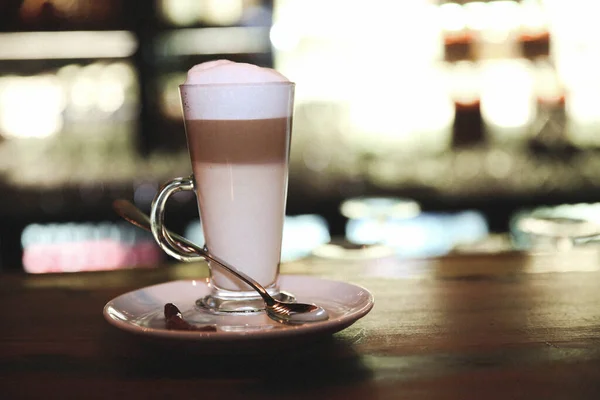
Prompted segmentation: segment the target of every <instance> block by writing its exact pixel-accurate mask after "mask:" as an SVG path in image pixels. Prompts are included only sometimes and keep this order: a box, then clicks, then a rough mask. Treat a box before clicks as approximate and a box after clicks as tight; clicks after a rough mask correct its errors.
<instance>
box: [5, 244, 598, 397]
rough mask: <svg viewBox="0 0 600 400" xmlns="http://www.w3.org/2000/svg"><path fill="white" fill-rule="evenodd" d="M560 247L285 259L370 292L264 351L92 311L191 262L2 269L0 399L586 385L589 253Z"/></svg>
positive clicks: (488, 392)
mask: <svg viewBox="0 0 600 400" xmlns="http://www.w3.org/2000/svg"><path fill="white" fill-rule="evenodd" d="M561 257H562V258H561ZM561 257H556V256H550V257H545V258H544V257H542V258H539V257H537V258H535V259H532V258H531V257H524V256H522V255H518V254H509V255H505V256H496V257H447V258H444V259H438V260H428V261H411V262H408V261H398V260H393V259H382V260H363V261H356V260H355V261H344V262H340V261H336V262H334V261H331V260H308V261H302V262H297V263H293V264H289V265H286V266H284V268H283V272H284V273H291V274H310V275H314V276H322V277H329V278H333V279H344V280H347V281H350V282H354V283H358V284H360V285H363V286H365V287H366V288H368V289H369V290H370V291H371V292H372V293H373V295H374V296H375V307H374V309H373V311H372V312H371V313H370V314H369V315H367V316H366V317H365V318H364V319H362V320H360V321H358V322H357V323H356V324H355V325H353V326H352V327H350V328H348V329H346V330H345V331H342V332H340V333H338V334H335V335H334V336H333V337H330V338H325V339H319V340H318V341H316V342H311V343H306V344H303V345H301V346H291V347H290V348H288V349H287V350H285V351H277V352H274V353H273V352H268V351H266V352H265V354H262V355H261V354H229V355H220V356H215V355H212V356H211V355H206V354H202V352H201V351H200V352H198V351H197V349H194V348H193V346H191V347H190V348H189V349H186V348H181V347H178V346H169V345H164V344H155V343H151V342H147V341H143V340H140V339H139V338H137V337H135V336H133V335H130V334H127V333H124V332H121V331H119V330H118V329H116V328H115V327H113V326H111V325H109V324H108V323H107V322H106V321H105V320H104V319H103V317H102V308H103V306H104V304H105V303H106V302H107V301H109V300H110V299H112V298H113V297H115V296H117V295H119V294H121V293H123V292H126V291H129V290H132V289H135V288H139V287H142V286H145V285H148V284H153V283H159V282H164V281H168V280H174V279H187V278H192V277H193V278H196V277H199V276H202V275H204V274H205V273H206V269H205V267H204V266H203V265H175V266H169V267H161V268H157V269H151V270H135V271H134V270H130V271H118V272H102V273H79V274H69V275H48V276H24V275H6V274H5V275H0V305H1V306H2V318H1V321H2V322H0V326H1V329H0V399H12V398H22V397H28V398H77V399H79V398H81V399H84V398H103V399H104V398H140V399H148V398H171V399H192V398H200V399H213V398H223V399H235V398H242V397H244V398H262V399H269V398H278V399H279V398H286V399H287V398H310V399H315V398H323V399H369V398H380V399H387V398H401V399H404V398H423V399H467V398H475V399H503V400H505V399H549V398H569V399H600V290H599V287H600V272H598V266H597V264H600V263H598V260H597V257H596V258H593V257H590V256H588V257H586V258H585V261H582V260H579V261H577V260H578V259H577V258H576V257H567V256H561ZM561 260H562V261H561ZM568 260H571V262H568ZM573 260H575V262H573ZM561 263H562V266H561ZM548 271H553V272H548ZM557 271H558V272H557ZM540 272H541V273H540Z"/></svg>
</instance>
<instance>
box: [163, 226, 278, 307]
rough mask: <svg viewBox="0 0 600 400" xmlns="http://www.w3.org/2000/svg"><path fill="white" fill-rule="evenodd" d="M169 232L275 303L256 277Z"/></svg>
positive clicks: (265, 299)
mask: <svg viewBox="0 0 600 400" xmlns="http://www.w3.org/2000/svg"><path fill="white" fill-rule="evenodd" d="M167 232H168V233H169V235H171V237H172V238H173V239H175V240H176V241H177V242H179V243H181V244H183V245H184V246H185V247H188V248H190V249H192V250H193V251H194V252H195V253H197V254H199V255H201V256H202V257H204V258H206V259H208V260H210V261H212V262H215V263H217V264H219V265H220V266H221V267H222V268H224V269H226V270H227V271H229V272H230V273H232V274H233V275H235V276H237V277H238V278H239V279H241V280H242V281H244V282H245V283H247V284H248V285H249V286H251V287H252V289H254V290H256V291H257V292H258V294H260V296H261V297H262V298H263V300H264V301H265V303H267V305H271V304H273V298H272V297H271V295H270V294H269V293H268V292H267V290H266V289H265V288H264V287H263V286H262V285H261V284H259V283H258V282H256V281H255V280H254V279H252V278H251V277H249V276H248V275H246V274H245V273H243V272H242V271H240V270H238V269H237V268H235V267H233V266H231V265H228V264H227V263H226V262H225V261H222V260H219V259H218V258H216V257H215V256H213V255H211V254H210V253H209V252H208V249H207V248H206V247H204V248H201V247H200V246H198V245H197V244H195V243H194V242H191V241H189V240H188V239H186V238H184V237H183V236H181V235H178V234H177V233H174V232H171V231H169V230H167Z"/></svg>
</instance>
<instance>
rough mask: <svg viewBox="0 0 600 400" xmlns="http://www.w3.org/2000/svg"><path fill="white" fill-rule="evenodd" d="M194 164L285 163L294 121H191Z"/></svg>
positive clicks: (189, 143) (189, 121) (188, 127)
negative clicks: (289, 133) (290, 131)
mask: <svg viewBox="0 0 600 400" xmlns="http://www.w3.org/2000/svg"><path fill="white" fill-rule="evenodd" d="M185 125H186V133H187V138H188V145H189V149H190V153H191V158H192V162H194V163H196V162H202V163H218V164H264V163H279V162H285V160H286V157H287V152H288V151H289V143H288V137H289V135H288V132H289V130H290V129H291V120H290V118H271V119H258V120H231V121H229V120H187V121H186V122H185Z"/></svg>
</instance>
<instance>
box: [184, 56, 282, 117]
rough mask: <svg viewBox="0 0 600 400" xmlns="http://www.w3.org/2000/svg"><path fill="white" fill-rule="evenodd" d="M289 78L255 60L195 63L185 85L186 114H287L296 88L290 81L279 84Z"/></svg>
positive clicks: (205, 115)
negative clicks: (260, 65) (248, 61)
mask: <svg viewBox="0 0 600 400" xmlns="http://www.w3.org/2000/svg"><path fill="white" fill-rule="evenodd" d="M285 82H289V80H288V79H287V78H286V77H285V76H283V75H281V74H280V73H279V72H277V71H275V70H273V69H270V68H262V67H258V66H256V65H252V64H245V63H234V62H232V61H228V60H216V61H209V62H205V63H202V64H198V65H195V66H194V67H192V68H191V69H190V70H189V71H188V74H187V79H186V81H185V84H184V85H182V86H181V98H182V103H183V112H184V116H185V118H186V119H211V120H246V119H252V120H254V119H266V118H281V117H287V116H289V115H291V111H292V101H293V92H290V87H289V85H284V84H277V83H285ZM262 83H264V84H265V85H256V84H262ZM292 90H293V89H292Z"/></svg>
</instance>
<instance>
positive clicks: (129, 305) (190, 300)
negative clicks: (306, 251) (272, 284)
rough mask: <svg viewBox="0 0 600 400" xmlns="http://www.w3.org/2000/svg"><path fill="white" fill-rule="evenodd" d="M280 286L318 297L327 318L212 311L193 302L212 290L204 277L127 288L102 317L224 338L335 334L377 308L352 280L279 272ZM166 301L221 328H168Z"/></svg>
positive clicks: (176, 334)
mask: <svg viewBox="0 0 600 400" xmlns="http://www.w3.org/2000/svg"><path fill="white" fill-rule="evenodd" d="M279 286H280V288H281V289H282V290H283V291H286V292H289V293H292V294H294V295H295V296H296V299H297V301H299V302H303V303H304V302H305V303H315V304H318V305H320V306H322V307H323V308H325V309H326V310H327V312H328V313H329V316H330V318H329V320H327V321H323V322H315V323H310V324H304V325H284V324H280V323H277V322H275V321H273V320H271V319H270V318H269V317H267V315H266V314H265V313H256V314H246V315H214V314H210V313H207V312H204V311H202V310H200V309H198V308H197V307H196V306H195V302H196V300H198V299H199V298H201V297H203V296H206V295H207V294H209V288H208V285H207V282H206V281H205V280H191V281H174V282H167V283H162V284H159V285H154V286H149V287H145V288H142V289H138V290H134V291H132V292H129V293H125V294H123V295H121V296H119V297H116V298H115V299H113V300H111V301H109V302H108V303H107V304H106V306H104V317H105V318H106V320H107V321H108V322H110V323H111V324H112V325H114V326H116V327H117V328H120V329H123V330H125V331H128V332H131V333H135V334H139V335H144V336H149V337H154V338H163V339H175V340H188V341H197V342H212V343H217V342H218V343H223V342H240V341H254V340H262V339H280V338H291V337H296V338H299V337H310V336H317V335H324V334H332V333H335V332H338V331H340V330H342V329H344V328H347V327H348V326H350V325H352V324H353V323H354V322H356V321H357V320H358V319H359V318H362V317H363V316H365V315H366V314H367V313H368V312H369V311H370V310H371V308H373V296H372V295H371V293H369V291H368V290H366V289H364V288H362V287H360V286H356V285H353V284H350V283H345V282H338V281H332V280H325V279H319V278H315V277H310V276H297V275H285V276H281V277H280V279H279ZM166 303H173V304H175V305H176V306H177V307H178V308H179V309H180V310H181V312H182V314H183V316H184V318H185V319H186V320H187V321H188V322H190V323H193V324H199V325H202V324H215V325H216V328H217V331H216V332H198V331H176V330H169V329H167V328H166V327H165V319H164V314H163V309H164V305H165V304H166Z"/></svg>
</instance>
